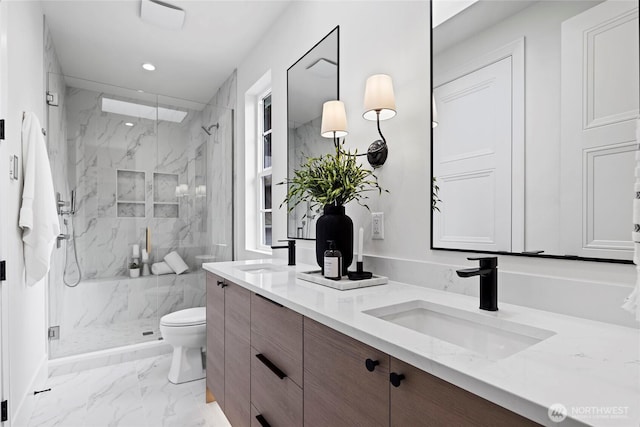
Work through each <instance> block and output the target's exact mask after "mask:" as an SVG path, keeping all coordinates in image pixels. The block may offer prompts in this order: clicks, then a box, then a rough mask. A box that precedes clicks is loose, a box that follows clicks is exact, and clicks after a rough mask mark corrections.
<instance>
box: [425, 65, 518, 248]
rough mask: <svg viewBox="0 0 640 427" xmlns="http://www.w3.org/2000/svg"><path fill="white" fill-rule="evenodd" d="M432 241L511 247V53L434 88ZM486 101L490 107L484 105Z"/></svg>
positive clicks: (442, 245)
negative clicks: (437, 189) (435, 195)
mask: <svg viewBox="0 0 640 427" xmlns="http://www.w3.org/2000/svg"><path fill="white" fill-rule="evenodd" d="M434 96H435V98H436V103H437V105H438V117H439V125H438V127H436V128H435V129H434V140H435V141H438V143H437V145H434V149H433V152H434V154H433V155H434V161H433V167H434V176H435V177H436V179H437V181H438V182H437V185H438V186H439V187H440V192H439V198H440V199H441V200H442V202H440V203H439V204H438V207H439V209H440V212H435V213H434V221H435V222H434V234H435V235H434V246H436V247H440V248H459V249H475V250H488V251H511V250H512V245H511V239H512V237H511V228H512V227H511V200H512V197H511V182H512V180H511V151H512V148H511V147H512V128H513V122H512V118H513V114H512V99H513V92H512V58H511V57H506V58H504V59H502V60H499V61H496V62H494V63H491V64H489V65H486V66H484V67H482V68H480V69H478V70H476V71H473V72H470V73H468V74H466V75H464V76H462V77H459V78H457V79H455V80H453V81H451V82H449V83H445V84H443V85H441V86H439V87H438V88H436V89H435V90H434ZM488 105H491V106H492V108H487V106H488Z"/></svg>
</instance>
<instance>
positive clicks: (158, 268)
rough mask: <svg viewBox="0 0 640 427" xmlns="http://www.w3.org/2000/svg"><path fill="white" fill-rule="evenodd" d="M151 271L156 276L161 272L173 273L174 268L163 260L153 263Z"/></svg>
mask: <svg viewBox="0 0 640 427" xmlns="http://www.w3.org/2000/svg"><path fill="white" fill-rule="evenodd" d="M151 272H152V273H153V274H155V275H156V276H160V275H161V274H171V273H173V270H172V269H171V267H169V264H167V263H166V262H164V261H163V262H156V263H154V264H151Z"/></svg>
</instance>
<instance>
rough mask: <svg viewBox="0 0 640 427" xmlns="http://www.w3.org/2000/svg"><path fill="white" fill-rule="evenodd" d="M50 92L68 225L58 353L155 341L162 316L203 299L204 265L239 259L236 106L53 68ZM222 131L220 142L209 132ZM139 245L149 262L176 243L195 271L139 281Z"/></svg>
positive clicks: (54, 345)
mask: <svg viewBox="0 0 640 427" xmlns="http://www.w3.org/2000/svg"><path fill="white" fill-rule="evenodd" d="M47 90H48V91H49V92H50V93H56V94H57V95H58V105H55V106H54V105H50V106H49V107H48V136H47V138H48V139H47V143H48V148H49V157H50V161H51V165H52V175H53V180H54V187H55V191H57V192H59V193H60V196H59V200H60V204H59V206H60V209H59V214H60V224H61V229H62V230H63V231H62V232H61V236H60V240H59V243H60V248H59V249H54V253H53V260H52V267H51V271H50V276H49V279H50V280H49V286H50V288H49V292H48V295H49V323H50V326H51V327H53V328H57V329H55V331H56V333H55V334H51V335H53V337H52V339H51V340H50V352H49V355H50V358H53V359H55V358H61V357H65V356H70V355H77V354H84V353H88V352H94V351H98V350H104V349H108V348H113V347H121V346H125V345H131V344H138V343H142V342H146V341H151V340H158V339H159V338H160V334H159V319H160V317H162V316H163V315H165V314H168V313H170V312H173V311H177V310H181V309H185V308H191V307H198V306H203V305H205V278H204V272H203V271H202V269H201V264H202V262H208V261H211V260H223V261H224V260H231V259H232V251H233V245H232V241H233V238H232V229H233V227H232V214H231V204H230V202H229V201H230V200H232V193H231V192H232V181H231V179H232V178H231V177H232V170H231V169H230V167H229V165H232V164H233V161H232V157H231V156H232V148H231V147H232V138H233V132H232V128H233V110H231V109H227V108H221V107H216V106H214V105H213V104H207V105H205V104H199V103H197V102H191V101H185V100H180V99H173V98H168V97H165V96H160V95H153V94H149V93H146V92H144V93H143V92H138V91H136V90H128V89H124V88H120V87H113V86H109V85H104V84H98V83H95V82H89V81H86V80H81V79H77V78H71V77H68V76H63V75H60V74H56V73H49V78H48V87H47ZM211 123H215V125H211ZM214 128H215V129H216V141H215V143H213V141H211V140H210V138H208V137H207V135H206V134H205V133H203V132H202V129H204V130H205V131H207V133H208V134H211V133H212V130H213V129H214ZM210 171H213V173H211V172H210ZM214 214H215V215H214ZM134 245H138V247H139V248H140V250H142V249H145V250H148V252H149V259H148V260H144V259H141V260H140V261H141V262H143V263H144V262H148V263H149V264H152V263H154V262H159V261H162V260H163V258H164V257H165V255H167V254H168V253H170V252H173V251H176V252H177V253H178V254H179V255H180V256H181V257H182V258H183V259H184V261H185V262H186V263H187V265H188V266H189V270H188V272H186V273H183V274H180V275H176V274H166V275H160V276H155V275H144V273H145V272H146V271H147V269H139V270H140V277H136V278H132V277H130V274H131V273H130V267H131V268H132V267H133V265H132V261H133V257H132V247H133V246H134ZM149 266H150V265H149ZM132 270H135V269H133V268H132Z"/></svg>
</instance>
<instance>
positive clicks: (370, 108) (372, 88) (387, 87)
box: [362, 74, 396, 120]
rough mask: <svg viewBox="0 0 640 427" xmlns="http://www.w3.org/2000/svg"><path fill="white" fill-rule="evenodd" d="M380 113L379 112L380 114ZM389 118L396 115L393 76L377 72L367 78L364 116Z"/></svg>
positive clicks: (374, 118) (372, 118)
mask: <svg viewBox="0 0 640 427" xmlns="http://www.w3.org/2000/svg"><path fill="white" fill-rule="evenodd" d="M378 113H379V114H378ZM378 115H379V120H387V119H390V118H392V117H393V116H395V115H396V99H395V96H394V95H393V82H392V81H391V76H388V75H386V74H375V75H373V76H371V77H369V78H368V79H367V85H366V88H365V90H364V114H363V115H362V117H364V118H365V119H366V120H378Z"/></svg>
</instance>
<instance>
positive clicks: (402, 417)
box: [390, 357, 539, 427]
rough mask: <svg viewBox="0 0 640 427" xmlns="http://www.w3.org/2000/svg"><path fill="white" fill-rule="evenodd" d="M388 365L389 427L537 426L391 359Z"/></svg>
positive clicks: (493, 404) (419, 370)
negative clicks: (425, 426)
mask: <svg viewBox="0 0 640 427" xmlns="http://www.w3.org/2000/svg"><path fill="white" fill-rule="evenodd" d="M390 363H391V364H390V369H391V373H390V383H391V384H390V408H391V409H390V411H391V426H392V427H404V426H419V425H428V426H436V427H437V426H442V427H448V426H453V425H468V426H492V427H512V426H538V425H539V424H537V423H535V422H533V421H531V420H529V419H527V418H524V417H522V416H520V415H518V414H516V413H514V412H511V411H509V410H508V409H505V408H503V407H502V406H499V405H496V404H495V403H492V402H489V401H488V400H485V399H483V398H481V397H479V396H476V395H475V394H473V393H470V392H468V391H466V390H464V389H461V388H460V387H457V386H455V385H453V384H451V383H448V382H447V381H444V380H442V379H440V378H438V377H435V376H433V375H431V374H428V373H427V372H425V371H423V370H421V369H418V368H415V367H413V366H411V365H409V364H407V363H404V362H402V361H400V360H398V359H396V358H394V357H391V358H390ZM391 380H393V381H391ZM396 385H397V387H396Z"/></svg>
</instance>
